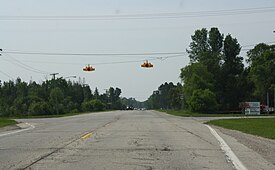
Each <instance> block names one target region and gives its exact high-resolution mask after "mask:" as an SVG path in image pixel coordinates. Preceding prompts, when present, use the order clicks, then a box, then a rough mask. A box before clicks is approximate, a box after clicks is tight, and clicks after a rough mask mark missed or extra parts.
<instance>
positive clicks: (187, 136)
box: [0, 111, 275, 170]
mask: <svg viewBox="0 0 275 170" xmlns="http://www.w3.org/2000/svg"><path fill="white" fill-rule="evenodd" d="M202 120H203V121H204V120H205V118H204V119H200V118H181V117H175V116H170V115H167V114H164V113H160V112H156V111H114V112H102V113H91V114H84V115H79V116H72V117H63V118H46V119H25V120H23V119H21V120H18V121H21V122H23V123H22V124H21V126H24V127H23V129H21V131H20V130H19V129H15V130H12V131H5V132H1V133H0V169H4V170H6V169H66V170H69V169H72V170H75V169H85V170H86V169H117V170H123V169H126V170H128V169H135V170H139V169H146V170H150V169H165V170H169V169H173V170H181V169H188V170H189V169H217V170H221V169H222V170H227V169H275V167H274V165H273V164H271V163H269V162H267V161H266V160H265V159H263V158H262V157H261V156H260V155H258V154H257V153H256V152H254V151H252V150H250V149H248V148H247V147H246V146H244V145H242V144H240V143H238V141H237V140H235V139H234V138H232V137H230V136H227V135H225V134H222V133H221V132H220V131H219V130H217V129H216V132H217V133H218V135H219V136H220V137H221V138H222V139H223V140H224V142H226V144H227V145H228V147H229V148H227V149H228V151H233V153H234V154H235V156H236V158H231V157H230V155H229V154H227V152H226V151H225V150H224V148H223V147H224V146H221V143H220V141H218V139H217V138H216V137H215V136H214V135H213V133H211V131H210V129H209V128H208V127H207V126H205V125H204V124H203V123H202ZM26 123H28V124H26ZM236 159H237V161H236ZM238 161H239V162H241V164H242V165H243V167H238V166H236V165H235V164H234V163H236V162H238Z"/></svg>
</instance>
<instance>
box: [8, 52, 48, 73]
mask: <svg viewBox="0 0 275 170" xmlns="http://www.w3.org/2000/svg"><path fill="white" fill-rule="evenodd" d="M5 55H7V58H3V60H5V61H7V62H9V63H12V64H14V65H17V66H19V67H21V68H24V69H25V70H28V71H31V72H35V73H38V74H50V72H46V71H43V70H39V69H36V68H34V67H31V66H29V65H27V64H24V63H22V62H21V61H19V60H17V59H15V58H14V57H12V56H11V55H9V54H5Z"/></svg>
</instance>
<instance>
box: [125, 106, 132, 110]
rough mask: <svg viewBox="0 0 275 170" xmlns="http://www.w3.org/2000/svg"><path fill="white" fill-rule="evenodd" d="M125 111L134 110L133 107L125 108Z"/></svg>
mask: <svg viewBox="0 0 275 170" xmlns="http://www.w3.org/2000/svg"><path fill="white" fill-rule="evenodd" d="M126 110H134V108H133V107H128V106H127V107H126Z"/></svg>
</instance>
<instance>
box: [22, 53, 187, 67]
mask: <svg viewBox="0 0 275 170" xmlns="http://www.w3.org/2000/svg"><path fill="white" fill-rule="evenodd" d="M175 57H186V55H183V54H181V55H171V56H166V57H154V58H150V57H148V58H146V59H143V60H127V61H112V62H98V63H93V62H90V63H91V65H93V66H95V65H109V64H126V63H137V62H143V61H145V60H148V59H149V60H150V61H153V60H161V61H163V60H166V59H169V58H175ZM22 61H24V62H28V63H49V64H66V65H85V64H87V62H85V63H80V62H53V61H34V60H22Z"/></svg>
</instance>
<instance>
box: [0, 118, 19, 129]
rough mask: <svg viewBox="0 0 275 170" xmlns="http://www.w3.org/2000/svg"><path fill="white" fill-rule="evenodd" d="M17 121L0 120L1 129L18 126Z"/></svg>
mask: <svg viewBox="0 0 275 170" xmlns="http://www.w3.org/2000/svg"><path fill="white" fill-rule="evenodd" d="M16 123H17V122H16V121H15V120H10V119H5V118H0V127H4V126H8V125H13V124H16Z"/></svg>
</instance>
